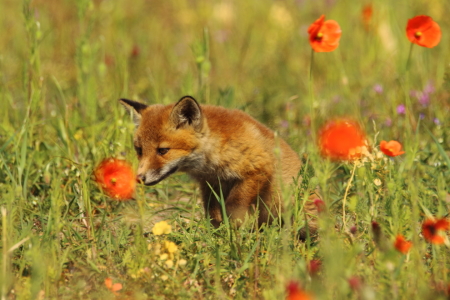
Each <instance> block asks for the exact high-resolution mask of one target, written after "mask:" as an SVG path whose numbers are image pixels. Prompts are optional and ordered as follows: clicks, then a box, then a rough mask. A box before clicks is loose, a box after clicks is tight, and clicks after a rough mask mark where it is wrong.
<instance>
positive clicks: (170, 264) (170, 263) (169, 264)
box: [166, 259, 173, 268]
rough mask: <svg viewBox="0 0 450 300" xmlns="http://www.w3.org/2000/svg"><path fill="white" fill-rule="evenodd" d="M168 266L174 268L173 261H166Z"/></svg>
mask: <svg viewBox="0 0 450 300" xmlns="http://www.w3.org/2000/svg"><path fill="white" fill-rule="evenodd" d="M166 266H167V267H168V268H172V267H173V260H171V259H169V260H168V261H166Z"/></svg>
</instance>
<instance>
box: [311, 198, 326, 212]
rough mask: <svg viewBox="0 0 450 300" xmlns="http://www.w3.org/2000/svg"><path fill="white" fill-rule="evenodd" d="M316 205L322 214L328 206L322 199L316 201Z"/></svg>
mask: <svg viewBox="0 0 450 300" xmlns="http://www.w3.org/2000/svg"><path fill="white" fill-rule="evenodd" d="M314 205H315V206H316V208H317V212H318V213H322V212H324V211H325V210H326V209H327V206H326V205H325V202H323V200H322V199H318V198H317V199H315V200H314Z"/></svg>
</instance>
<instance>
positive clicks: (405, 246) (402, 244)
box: [394, 234, 412, 254]
mask: <svg viewBox="0 0 450 300" xmlns="http://www.w3.org/2000/svg"><path fill="white" fill-rule="evenodd" d="M411 246H412V243H411V242H408V241H407V240H405V237H404V236H403V235H401V234H399V235H397V237H396V238H395V242H394V247H395V249H397V251H398V252H400V253H403V254H406V253H408V251H409V249H410V248H411Z"/></svg>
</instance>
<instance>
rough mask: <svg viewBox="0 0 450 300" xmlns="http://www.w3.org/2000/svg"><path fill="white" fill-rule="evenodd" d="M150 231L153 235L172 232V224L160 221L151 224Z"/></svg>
mask: <svg viewBox="0 0 450 300" xmlns="http://www.w3.org/2000/svg"><path fill="white" fill-rule="evenodd" d="M152 232H153V234H154V235H163V234H169V233H171V232H172V226H170V225H169V224H168V223H167V222H166V221H161V222H158V223H156V224H155V226H153V229H152Z"/></svg>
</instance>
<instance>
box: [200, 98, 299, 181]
mask: <svg viewBox="0 0 450 300" xmlns="http://www.w3.org/2000/svg"><path fill="white" fill-rule="evenodd" d="M202 110H203V113H204V115H205V118H206V120H207V123H208V127H209V129H210V138H211V140H212V141H214V143H216V147H217V148H216V149H217V151H216V152H215V153H214V155H213V156H212V160H213V161H217V162H220V163H221V164H222V165H224V166H228V167H230V168H232V169H233V170H235V171H236V172H238V173H242V174H244V173H245V174H251V173H254V172H259V171H261V170H264V171H266V172H268V173H269V174H272V175H275V174H276V173H277V171H279V172H280V175H281V176H282V178H283V181H285V182H286V181H290V180H291V179H292V178H293V177H295V176H297V174H298V171H299V170H300V160H299V158H298V156H297V154H296V153H295V152H294V151H293V150H292V149H291V148H290V147H289V146H288V144H287V143H286V142H285V141H284V140H283V139H281V138H279V137H276V136H275V134H274V132H273V131H272V130H270V129H269V128H267V127H266V126H264V125H263V124H261V123H260V122H258V121H256V120H255V119H254V118H252V117H251V116H250V115H248V114H246V113H245V112H243V111H240V110H236V109H233V110H232V109H226V108H223V107H219V106H209V105H205V106H202ZM271 179H274V178H271Z"/></svg>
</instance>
